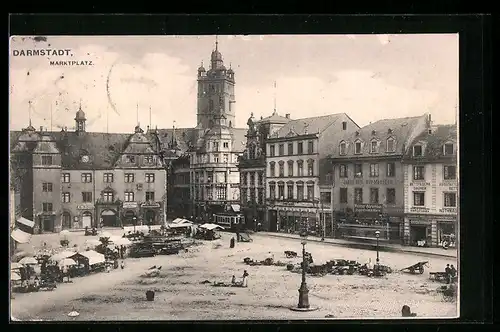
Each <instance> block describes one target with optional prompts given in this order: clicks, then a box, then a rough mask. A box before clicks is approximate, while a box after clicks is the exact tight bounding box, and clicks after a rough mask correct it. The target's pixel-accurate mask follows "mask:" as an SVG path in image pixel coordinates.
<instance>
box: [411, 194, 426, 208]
mask: <svg viewBox="0 0 500 332" xmlns="http://www.w3.org/2000/svg"><path fill="white" fill-rule="evenodd" d="M424 205H425V193H423V192H413V206H424Z"/></svg>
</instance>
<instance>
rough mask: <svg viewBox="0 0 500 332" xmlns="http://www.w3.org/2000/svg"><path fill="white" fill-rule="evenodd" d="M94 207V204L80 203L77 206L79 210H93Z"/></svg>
mask: <svg viewBox="0 0 500 332" xmlns="http://www.w3.org/2000/svg"><path fill="white" fill-rule="evenodd" d="M93 208H94V206H92V204H79V205H77V206H76V209H77V210H92V209H93Z"/></svg>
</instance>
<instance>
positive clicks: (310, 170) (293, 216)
mask: <svg viewBox="0 0 500 332" xmlns="http://www.w3.org/2000/svg"><path fill="white" fill-rule="evenodd" d="M357 128H359V127H358V125H357V124H356V123H354V121H352V120H351V118H349V116H348V115H347V114H345V113H339V114H331V115H326V116H319V117H312V118H304V119H297V120H291V121H289V122H288V123H286V124H285V125H284V126H283V127H282V128H281V129H279V130H278V131H276V132H275V133H274V134H273V135H271V136H270V137H269V138H268V139H267V142H266V188H267V189H266V202H267V206H268V212H267V219H266V223H265V229H267V230H269V231H271V232H297V231H299V228H300V225H301V224H302V223H303V222H307V223H308V226H309V230H310V231H311V233H317V234H321V233H323V232H324V231H325V228H326V221H325V217H324V214H323V213H322V210H324V208H323V204H322V201H321V200H320V197H321V196H320V184H321V179H324V178H325V177H326V173H328V172H329V168H325V167H321V165H324V162H325V161H326V160H327V157H328V155H329V154H330V153H331V147H332V144H331V141H332V140H333V141H335V139H336V137H338V135H341V134H343V133H345V132H351V131H353V130H355V129H357ZM325 172H326V173H325ZM323 212H324V211H323ZM322 215H323V217H322ZM328 224H329V225H331V222H330V223H328Z"/></svg>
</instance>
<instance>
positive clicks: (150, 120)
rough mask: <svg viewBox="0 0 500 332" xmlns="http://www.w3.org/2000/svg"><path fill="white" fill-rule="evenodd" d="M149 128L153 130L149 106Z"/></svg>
mask: <svg viewBox="0 0 500 332" xmlns="http://www.w3.org/2000/svg"><path fill="white" fill-rule="evenodd" d="M149 128H151V129H153V128H152V127H151V106H149Z"/></svg>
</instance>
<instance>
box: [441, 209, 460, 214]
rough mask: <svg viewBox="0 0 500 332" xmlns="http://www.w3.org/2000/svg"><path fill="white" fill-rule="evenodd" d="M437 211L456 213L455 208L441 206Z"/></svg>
mask: <svg viewBox="0 0 500 332" xmlns="http://www.w3.org/2000/svg"><path fill="white" fill-rule="evenodd" d="M439 212H441V213H453V214H455V213H457V208H442V209H439Z"/></svg>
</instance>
